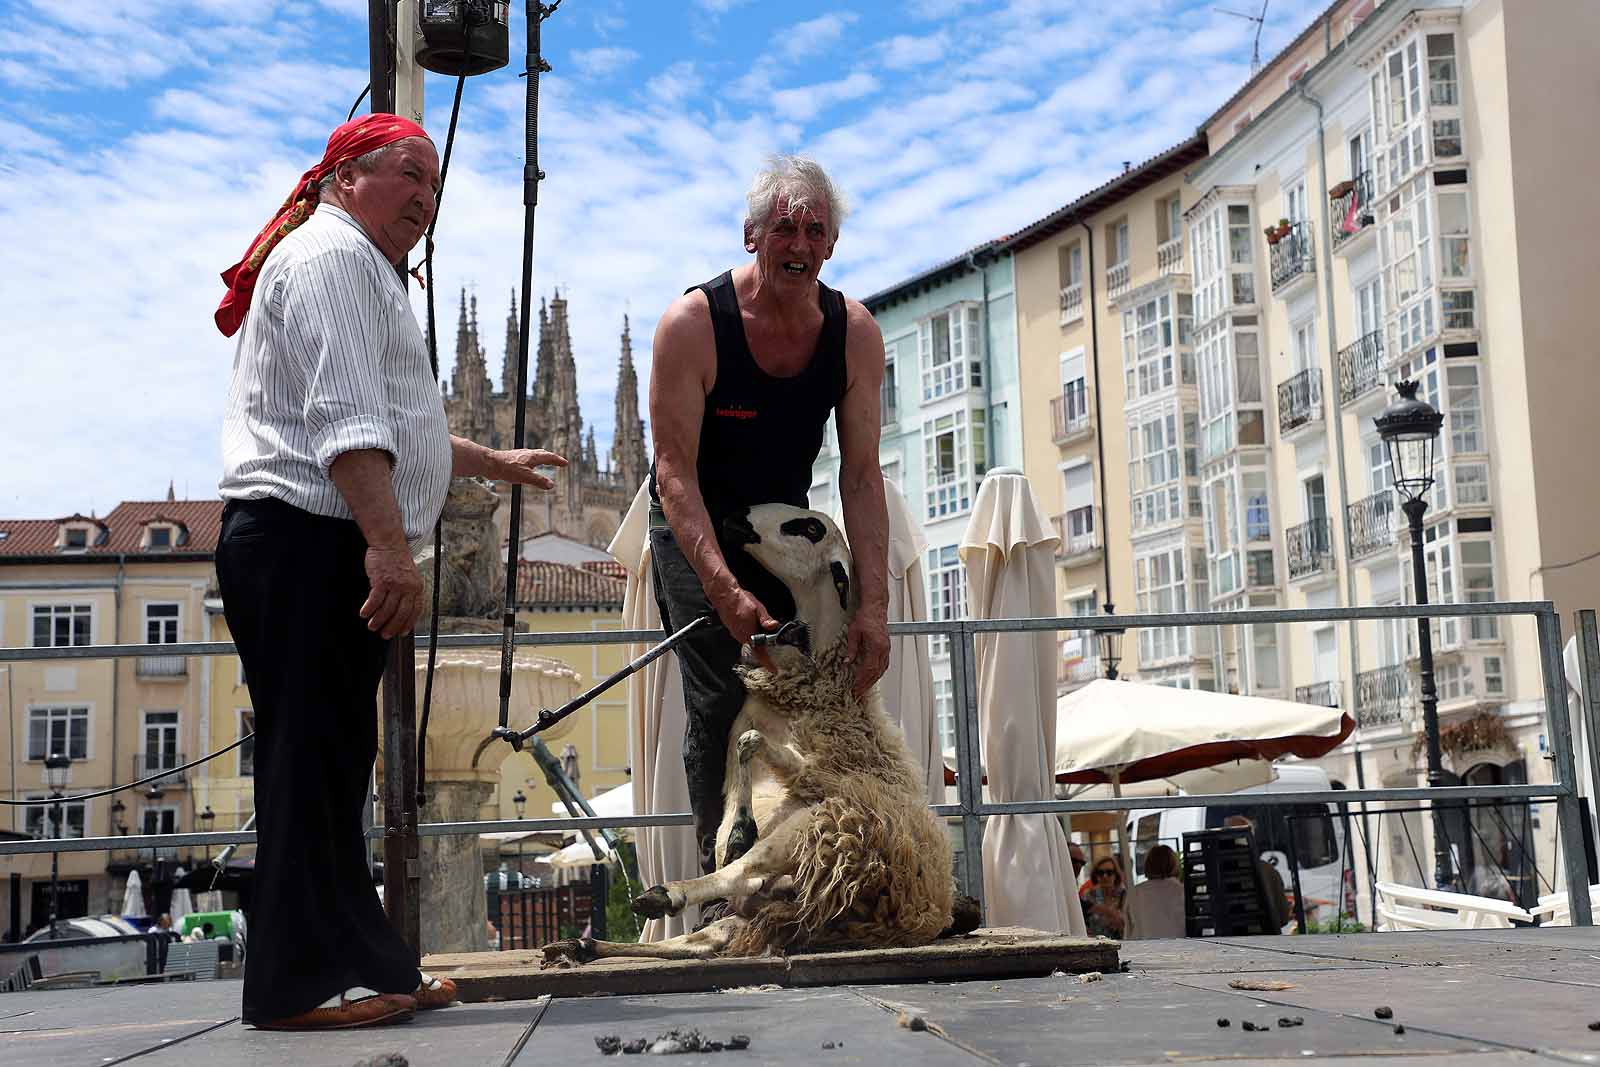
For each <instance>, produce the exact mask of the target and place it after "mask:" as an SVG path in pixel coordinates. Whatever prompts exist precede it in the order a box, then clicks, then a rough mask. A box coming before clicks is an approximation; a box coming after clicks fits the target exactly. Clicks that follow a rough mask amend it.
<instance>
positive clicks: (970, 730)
mask: <svg viewBox="0 0 1600 1067" xmlns="http://www.w3.org/2000/svg"><path fill="white" fill-rule="evenodd" d="M949 639H950V693H951V697H952V699H953V701H954V704H955V707H954V709H953V710H954V714H955V720H956V802H957V803H958V804H959V805H960V807H961V856H962V863H961V869H962V879H963V882H964V883H965V884H964V885H963V887H962V888H963V889H964V890H965V891H966V894H967V895H968V896H970V897H972V898H973V899H974V900H976V901H977V902H978V906H979V909H980V911H981V909H982V906H983V824H982V822H981V821H980V820H979V818H978V805H979V804H980V803H981V802H982V799H983V771H982V769H981V767H982V760H981V759H980V757H979V753H978V739H979V730H978V712H977V708H978V683H977V671H976V669H975V668H974V665H973V662H972V661H973V659H975V658H976V657H975V654H974V652H973V644H972V634H971V633H970V632H968V630H967V629H966V626H965V623H964V622H963V623H962V625H961V628H960V629H958V630H956V631H955V632H954V633H952V634H950V638H949Z"/></svg>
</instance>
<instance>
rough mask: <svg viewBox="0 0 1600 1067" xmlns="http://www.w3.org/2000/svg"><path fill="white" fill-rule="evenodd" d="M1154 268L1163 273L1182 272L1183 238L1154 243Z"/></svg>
mask: <svg viewBox="0 0 1600 1067" xmlns="http://www.w3.org/2000/svg"><path fill="white" fill-rule="evenodd" d="M1156 269H1157V270H1158V271H1160V272H1161V273H1162V274H1163V275H1167V274H1182V273H1183V238H1182V237H1174V238H1173V239H1172V240H1170V241H1164V242H1162V243H1161V244H1158V245H1156Z"/></svg>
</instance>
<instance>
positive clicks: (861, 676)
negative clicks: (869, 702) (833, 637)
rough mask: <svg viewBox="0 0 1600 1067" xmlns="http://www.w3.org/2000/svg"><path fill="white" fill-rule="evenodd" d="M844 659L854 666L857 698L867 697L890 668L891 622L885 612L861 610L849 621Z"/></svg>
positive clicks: (854, 689) (854, 688)
mask: <svg viewBox="0 0 1600 1067" xmlns="http://www.w3.org/2000/svg"><path fill="white" fill-rule="evenodd" d="M844 656H845V659H846V660H848V661H849V662H851V663H853V664H855V675H856V680H855V685H854V687H853V691H854V693H855V695H856V697H857V699H859V698H861V697H864V696H866V695H867V690H869V689H871V688H872V687H873V685H875V684H876V683H877V681H878V679H879V678H882V677H883V672H884V671H887V670H888V669H889V619H888V616H887V614H886V613H881V612H876V611H869V610H867V609H866V608H861V609H859V610H857V611H856V617H855V618H854V619H852V620H850V632H849V633H848V634H846V635H845V646H844Z"/></svg>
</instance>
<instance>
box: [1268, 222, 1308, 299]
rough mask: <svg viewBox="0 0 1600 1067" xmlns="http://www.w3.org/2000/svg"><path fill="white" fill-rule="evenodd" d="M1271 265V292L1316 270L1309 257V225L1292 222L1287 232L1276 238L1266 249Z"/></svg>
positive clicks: (1276, 291)
mask: <svg viewBox="0 0 1600 1067" xmlns="http://www.w3.org/2000/svg"><path fill="white" fill-rule="evenodd" d="M1268 259H1269V261H1270V262H1271V265H1272V292H1273V295H1274V296H1276V295H1277V294H1278V293H1279V292H1280V291H1281V290H1283V289H1284V288H1285V287H1287V286H1288V285H1290V284H1291V283H1293V282H1295V281H1297V280H1298V279H1300V278H1303V277H1305V276H1306V275H1309V274H1311V273H1312V272H1313V271H1315V270H1316V261H1315V260H1314V259H1313V258H1312V255H1311V224H1310V223H1306V222H1292V223H1290V224H1289V232H1288V233H1286V234H1284V235H1283V236H1282V237H1280V238H1278V240H1277V241H1276V242H1274V243H1273V244H1272V245H1271V247H1270V248H1269V249H1268Z"/></svg>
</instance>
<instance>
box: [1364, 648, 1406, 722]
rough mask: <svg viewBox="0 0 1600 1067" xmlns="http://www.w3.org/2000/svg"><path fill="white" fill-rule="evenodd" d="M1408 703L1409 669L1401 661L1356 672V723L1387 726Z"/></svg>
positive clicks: (1396, 720) (1394, 720)
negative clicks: (1390, 665) (1389, 665)
mask: <svg viewBox="0 0 1600 1067" xmlns="http://www.w3.org/2000/svg"><path fill="white" fill-rule="evenodd" d="M1410 703H1411V672H1410V671H1409V670H1407V669H1406V667H1405V665H1404V664H1395V665H1394V666H1392V667H1379V668H1378V669H1377V670H1373V671H1362V672H1361V673H1360V674H1358V675H1356V722H1357V724H1358V725H1360V726H1362V727H1369V726H1391V725H1393V724H1395V723H1397V722H1399V721H1400V717H1401V716H1402V715H1404V714H1405V711H1406V708H1407V707H1409V706H1410Z"/></svg>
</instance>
